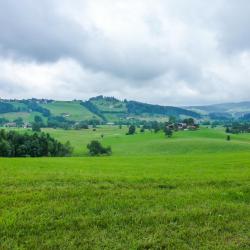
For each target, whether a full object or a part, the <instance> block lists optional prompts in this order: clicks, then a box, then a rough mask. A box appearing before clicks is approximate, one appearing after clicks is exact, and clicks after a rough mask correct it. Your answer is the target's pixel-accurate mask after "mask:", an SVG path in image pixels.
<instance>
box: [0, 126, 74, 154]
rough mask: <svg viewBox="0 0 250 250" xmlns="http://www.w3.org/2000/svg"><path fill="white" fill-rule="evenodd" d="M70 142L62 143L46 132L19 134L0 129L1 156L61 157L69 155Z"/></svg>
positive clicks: (70, 152) (70, 150)
mask: <svg viewBox="0 0 250 250" xmlns="http://www.w3.org/2000/svg"><path fill="white" fill-rule="evenodd" d="M72 151H73V148H72V147H71V145H70V143H69V142H67V143H65V144H62V143H61V142H59V141H57V140H56V139H54V138H52V137H51V136H50V135H49V134H46V133H34V134H28V133H24V134H20V133H18V132H16V131H5V130H4V129H2V130H0V156H2V157H42V156H47V157H59V156H60V157H63V156H70V155H71V154H72Z"/></svg>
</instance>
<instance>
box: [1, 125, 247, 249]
mask: <svg viewBox="0 0 250 250" xmlns="http://www.w3.org/2000/svg"><path fill="white" fill-rule="evenodd" d="M19 131H22V132H24V131H29V130H24V129H19ZM45 131H46V132H49V133H50V134H51V135H53V136H54V137H56V138H57V139H59V140H61V141H67V140H70V141H71V143H72V145H73V146H74V147H75V152H74V156H81V157H72V158H39V159H28V158H26V159H0V163H1V164H0V190H1V191H0V211H1V212H0V249H249V247H250V241H249V237H250V230H249V228H250V214H249V208H250V207H249V205H250V186H249V183H250V157H249V156H250V134H240V135H232V140H231V141H226V139H225V138H226V135H225V133H224V129H222V128H216V129H208V128H202V129H201V130H199V131H182V132H178V133H174V136H173V138H169V139H167V138H165V136H164V135H163V134H162V133H157V134H155V133H151V132H146V133H144V134H141V133H138V134H136V135H133V136H127V135H125V133H126V132H127V127H125V126H123V128H122V129H119V128H118V126H102V127H100V128H97V131H93V130H92V129H89V130H80V131H76V130H70V131H65V130H62V129H46V130H45ZM30 133H31V131H30ZM101 134H103V135H104V138H103V139H101ZM93 139H98V140H101V141H102V143H103V144H104V145H111V146H112V149H113V156H111V157H96V158H90V157H82V156H86V144H87V143H89V142H90V140H93Z"/></svg>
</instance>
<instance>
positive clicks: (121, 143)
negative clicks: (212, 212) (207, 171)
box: [44, 126, 250, 156]
mask: <svg viewBox="0 0 250 250" xmlns="http://www.w3.org/2000/svg"><path fill="white" fill-rule="evenodd" d="M137 130H138V133H137V134H136V135H126V132H127V131H128V128H127V127H126V126H124V127H123V128H122V129H119V128H118V126H103V127H99V128H97V129H96V131H93V130H92V129H89V130H80V131H77V130H69V131H65V130H61V129H44V131H45V132H48V133H50V134H51V135H53V136H54V137H55V138H57V139H58V140H60V141H62V142H66V141H70V142H71V144H72V146H73V147H74V153H73V155H74V156H86V155H87V148H86V146H87V144H88V143H89V142H90V141H91V140H99V141H101V142H102V143H103V144H104V145H106V146H111V147H112V150H113V155H114V156H139V155H140V156H146V155H158V156H160V155H175V154H178V155H182V154H200V153H202V154H204V153H219V152H250V134H242V135H231V141H227V140H226V136H227V135H226V134H225V129H223V128H217V129H210V128H201V129H200V130H198V131H180V132H177V133H174V135H173V137H172V138H166V137H165V135H164V134H163V133H161V132H160V133H157V134H155V133H154V132H149V131H147V132H145V133H140V132H139V129H137ZM101 135H103V136H104V137H103V138H102V137H101Z"/></svg>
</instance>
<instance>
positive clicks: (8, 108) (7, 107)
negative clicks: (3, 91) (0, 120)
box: [0, 102, 18, 114]
mask: <svg viewBox="0 0 250 250" xmlns="http://www.w3.org/2000/svg"><path fill="white" fill-rule="evenodd" d="M17 111H18V110H17V109H16V108H15V107H14V106H13V105H12V104H10V103H6V102H0V114H4V113H9V112H17Z"/></svg>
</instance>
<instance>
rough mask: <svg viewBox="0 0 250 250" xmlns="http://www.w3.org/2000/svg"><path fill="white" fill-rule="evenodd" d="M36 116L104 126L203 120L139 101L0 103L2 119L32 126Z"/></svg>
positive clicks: (100, 98) (194, 114) (189, 112)
mask: <svg viewBox="0 0 250 250" xmlns="http://www.w3.org/2000/svg"><path fill="white" fill-rule="evenodd" d="M36 115H39V116H41V118H42V119H43V120H44V121H48V120H49V119H52V118H55V117H56V118H57V119H58V117H59V118H60V119H65V120H68V121H72V122H80V121H86V120H99V121H103V122H118V121H127V120H129V119H138V120H160V121H164V120H165V121H166V120H167V119H168V118H169V116H175V117H180V118H184V117H193V118H200V117H201V115H200V114H198V113H197V112H195V111H192V110H187V109H184V108H178V107H172V106H160V105H152V104H147V103H141V102H136V101H127V100H123V101H122V100H118V99H116V98H114V97H104V96H97V97H93V98H90V99H89V100H87V101H80V100H74V101H54V100H47V99H29V100H0V118H2V119H3V118H4V119H6V120H8V121H10V122H12V121H14V120H16V119H17V118H22V119H23V120H24V121H25V122H32V121H33V120H34V117H35V116H36Z"/></svg>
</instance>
